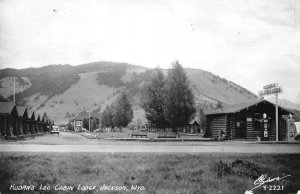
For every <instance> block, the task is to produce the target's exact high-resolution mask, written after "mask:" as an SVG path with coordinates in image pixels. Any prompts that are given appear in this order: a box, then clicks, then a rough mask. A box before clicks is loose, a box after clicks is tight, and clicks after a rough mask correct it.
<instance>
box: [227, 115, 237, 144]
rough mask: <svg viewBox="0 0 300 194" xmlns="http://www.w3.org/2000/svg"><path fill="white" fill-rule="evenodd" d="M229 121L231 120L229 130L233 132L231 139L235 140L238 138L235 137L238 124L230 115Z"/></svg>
mask: <svg viewBox="0 0 300 194" xmlns="http://www.w3.org/2000/svg"><path fill="white" fill-rule="evenodd" d="M228 120H229V130H230V131H231V133H230V139H234V138H236V136H235V130H236V128H235V125H236V122H235V117H234V116H233V115H230V116H229V117H228Z"/></svg>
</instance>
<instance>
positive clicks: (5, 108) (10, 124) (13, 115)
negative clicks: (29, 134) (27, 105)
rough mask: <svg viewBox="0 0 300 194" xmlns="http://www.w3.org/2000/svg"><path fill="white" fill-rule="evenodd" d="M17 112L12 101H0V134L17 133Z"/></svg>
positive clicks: (11, 134)
mask: <svg viewBox="0 0 300 194" xmlns="http://www.w3.org/2000/svg"><path fill="white" fill-rule="evenodd" d="M17 118H18V113H17V109H16V105H15V103H14V102H0V125H1V126H0V130H1V135H2V136H13V135H17V133H16V128H17Z"/></svg>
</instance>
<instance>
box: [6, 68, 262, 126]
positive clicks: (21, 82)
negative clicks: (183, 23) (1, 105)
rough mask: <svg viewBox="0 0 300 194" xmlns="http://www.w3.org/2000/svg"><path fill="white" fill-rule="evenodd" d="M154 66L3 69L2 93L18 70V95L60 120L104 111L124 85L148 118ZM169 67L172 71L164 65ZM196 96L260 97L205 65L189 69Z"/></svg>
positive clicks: (210, 99) (231, 100)
mask: <svg viewBox="0 0 300 194" xmlns="http://www.w3.org/2000/svg"><path fill="white" fill-rule="evenodd" d="M151 72H152V69H149V68H146V67H142V66H135V65H130V64H127V63H113V62H95V63H89V64H83V65H79V66H71V65H49V66H45V67H41V68H28V69H21V70H16V69H2V70H0V94H1V96H0V98H1V99H12V96H11V95H12V93H13V89H12V88H13V78H12V77H13V76H16V77H17V78H16V93H17V95H16V99H17V103H18V104H22V105H27V106H28V107H29V108H30V109H32V110H35V111H37V112H38V113H43V112H47V113H48V114H49V116H50V117H51V118H53V119H54V120H56V121H68V120H70V119H72V118H74V117H75V116H76V115H77V114H78V113H80V112H82V111H83V110H89V111H93V112H101V111H102V110H103V109H104V108H105V106H106V105H107V104H110V103H111V102H112V101H114V100H115V99H116V98H117V96H118V95H119V94H120V92H121V91H122V90H125V91H127V93H128V94H129V95H130V97H131V101H132V104H133V105H134V106H133V107H134V114H135V120H136V119H138V118H139V119H141V120H142V121H143V122H145V118H144V111H143V110H142V108H141V103H142V102H143V101H144V100H145V98H146V95H145V91H146V85H147V83H148V82H149V80H150V79H151ZM164 72H167V71H166V70H164ZM186 72H187V76H188V79H189V80H190V85H191V88H192V89H193V91H194V94H195V97H196V102H197V103H201V104H206V105H208V106H214V105H215V104H216V103H218V102H222V103H224V104H236V103H242V102H247V101H251V100H253V99H256V95H254V94H252V93H251V92H249V91H248V90H246V89H245V88H243V87H241V86H239V85H237V84H235V83H233V82H230V81H227V80H225V79H222V78H220V77H219V76H216V75H214V74H212V73H210V72H206V71H203V70H200V69H186Z"/></svg>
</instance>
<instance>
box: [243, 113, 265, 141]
mask: <svg viewBox="0 0 300 194" xmlns="http://www.w3.org/2000/svg"><path fill="white" fill-rule="evenodd" d="M246 122H247V124H246V125H247V128H246V130H247V134H246V139H247V140H250V141H253V140H257V137H260V136H261V133H262V132H261V130H260V123H259V124H258V125H255V118H254V117H247V120H246Z"/></svg>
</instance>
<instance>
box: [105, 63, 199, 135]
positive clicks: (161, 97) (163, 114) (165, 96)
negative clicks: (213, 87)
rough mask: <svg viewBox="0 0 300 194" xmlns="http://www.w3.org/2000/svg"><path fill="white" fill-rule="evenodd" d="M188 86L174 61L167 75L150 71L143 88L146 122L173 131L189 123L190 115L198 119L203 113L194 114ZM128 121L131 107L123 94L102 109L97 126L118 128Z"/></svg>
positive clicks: (158, 70) (184, 76)
mask: <svg viewBox="0 0 300 194" xmlns="http://www.w3.org/2000/svg"><path fill="white" fill-rule="evenodd" d="M189 85H190V83H189V81H188V78H187V75H186V72H185V71H184V69H183V67H182V65H181V64H180V63H179V62H178V61H175V62H173V63H172V65H171V68H170V69H169V70H168V73H167V76H165V75H164V73H163V71H162V70H161V69H160V68H156V69H154V71H153V73H152V77H151V80H150V83H149V85H148V86H147V89H146V93H147V94H146V96H147V99H146V101H145V102H144V103H143V104H142V107H143V108H144V110H145V112H146V119H147V120H148V123H149V124H150V125H151V126H153V127H155V128H159V129H165V128H172V130H173V131H174V132H177V131H178V129H180V128H181V127H184V126H187V125H188V124H189V121H190V119H191V117H192V116H195V115H196V116H197V115H199V116H200V119H201V118H202V117H203V112H201V110H200V114H199V113H198V114H195V113H196V107H195V97H194V94H193V91H192V89H191V88H190V86H189ZM197 109H198V108H197ZM197 112H199V111H198V110H197ZM132 119H133V110H132V105H131V103H130V101H129V99H128V95H127V94H126V93H125V92H123V93H122V94H121V96H120V97H119V98H118V99H117V100H116V101H115V102H113V103H112V104H111V105H109V106H107V107H106V108H105V110H104V111H103V113H102V116H101V125H102V127H110V128H115V127H117V128H122V127H127V125H128V124H129V123H130V122H131V120H132Z"/></svg>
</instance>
